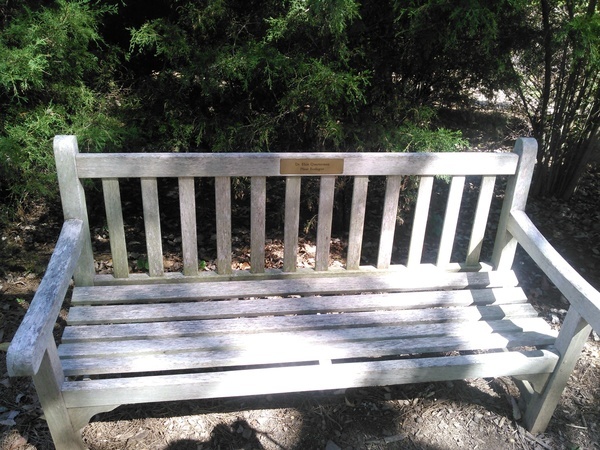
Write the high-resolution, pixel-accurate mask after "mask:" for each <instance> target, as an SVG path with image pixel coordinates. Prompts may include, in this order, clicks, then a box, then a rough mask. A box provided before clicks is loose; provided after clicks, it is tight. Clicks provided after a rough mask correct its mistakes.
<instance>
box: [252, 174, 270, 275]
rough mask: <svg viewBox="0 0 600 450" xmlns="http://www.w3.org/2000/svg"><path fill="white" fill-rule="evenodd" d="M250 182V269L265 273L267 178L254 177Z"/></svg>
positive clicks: (253, 271)
mask: <svg viewBox="0 0 600 450" xmlns="http://www.w3.org/2000/svg"><path fill="white" fill-rule="evenodd" d="M250 183H251V187H250V203H251V208H250V271H251V272H252V273H264V271H265V221H266V219H265V218H266V204H267V179H266V178H265V177H252V179H251V181H250Z"/></svg>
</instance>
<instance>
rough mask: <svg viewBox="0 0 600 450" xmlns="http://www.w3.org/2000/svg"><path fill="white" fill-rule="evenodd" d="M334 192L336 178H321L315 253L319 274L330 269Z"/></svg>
mask: <svg viewBox="0 0 600 450" xmlns="http://www.w3.org/2000/svg"><path fill="white" fill-rule="evenodd" d="M334 192H335V177H325V176H324V177H321V189H320V193H319V216H318V219H317V221H318V223H317V245H316V247H317V249H316V253H315V270H317V271H319V272H322V271H324V270H327V268H328V267H329V246H330V243H331V222H332V221H333V197H334Z"/></svg>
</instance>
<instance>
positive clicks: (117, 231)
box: [102, 178, 129, 278]
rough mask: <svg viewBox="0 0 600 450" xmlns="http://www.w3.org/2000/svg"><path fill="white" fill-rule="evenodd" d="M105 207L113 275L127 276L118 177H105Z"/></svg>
mask: <svg viewBox="0 0 600 450" xmlns="http://www.w3.org/2000/svg"><path fill="white" fill-rule="evenodd" d="M102 191H103V192H104V208H105V209H106V222H107V224H108V233H109V236H110V252H111V254H112V262H113V275H114V276H115V278H127V277H128V276H129V265H128V263H127V246H126V244H125V227H124V225H123V209H122V207H121V191H120V189H119V180H118V179H117V178H103V179H102Z"/></svg>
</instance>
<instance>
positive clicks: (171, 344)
mask: <svg viewBox="0 0 600 450" xmlns="http://www.w3.org/2000/svg"><path fill="white" fill-rule="evenodd" d="M532 327H533V328H534V330H525V331H524V330H522V329H521V328H520V327H518V326H516V325H515V324H513V323H512V321H511V320H497V321H493V322H490V323H487V322H474V323H465V322H460V323H454V322H447V323H432V324H419V325H403V326H396V325H393V326H382V327H369V326H365V327H354V328H346V327H344V328H335V329H321V330H319V329H316V330H314V329H305V330H302V329H300V330H294V331H292V332H290V331H285V332H270V333H268V332H261V333H240V332H238V333H233V334H229V333H228V334H224V333H220V334H216V335H207V336H201V337H197V336H194V337H175V338H170V339H165V338H154V337H153V336H146V339H137V340H136V339H127V340H123V341H103V342H102V341H96V340H94V341H86V342H75V343H68V344H62V345H61V346H60V348H59V355H60V356H61V358H76V357H98V358H103V357H110V356H115V355H123V356H128V355H133V356H137V355H142V354H148V353H163V354H167V353H180V352H183V351H190V352H193V351H223V352H227V351H232V350H236V351H240V352H249V353H257V352H261V353H267V354H272V353H277V352H281V353H297V352H298V351H299V350H302V351H305V352H306V354H307V355H310V353H311V352H312V353H313V358H314V354H315V353H318V352H321V351H323V350H324V349H325V348H327V349H329V348H332V349H334V351H337V350H336V349H338V348H343V349H349V348H351V347H353V346H355V345H356V346H359V348H363V350H362V352H361V351H359V352H357V353H355V356H356V357H366V356H368V353H367V354H365V353H364V351H365V350H364V349H365V348H366V347H364V346H363V344H364V345H365V346H368V345H369V344H371V345H373V346H379V345H382V346H383V347H382V348H386V349H388V348H391V347H387V346H384V344H380V343H379V341H382V342H383V343H391V344H393V346H394V347H398V348H401V349H402V351H401V352H400V353H413V351H412V350H411V351H409V352H407V351H405V350H404V348H408V349H413V348H416V346H419V348H427V349H425V350H419V351H414V353H422V352H431V351H438V350H435V349H434V348H437V347H436V345H437V344H432V342H434V341H435V340H436V339H443V338H447V337H451V336H453V337H457V336H460V338H461V339H460V341H461V344H456V343H455V344H454V345H455V347H454V348H453V349H452V350H463V349H462V348H459V347H460V345H462V342H464V343H466V342H468V343H469V344H468V345H469V346H471V347H472V349H473V348H482V349H484V348H486V347H485V346H483V347H478V345H479V343H478V342H477V340H478V339H481V338H483V339H485V338H487V337H488V335H490V334H497V335H500V336H505V337H506V336H509V335H510V336H517V335H519V334H521V333H523V334H524V335H525V334H527V333H529V334H528V337H530V338H531V340H530V341H529V342H531V343H532V344H531V345H538V344H540V343H544V344H549V343H553V342H554V339H556V335H555V334H553V332H552V331H551V330H550V328H549V327H542V326H539V321H538V323H537V324H536V322H535V321H532ZM542 328H546V329H547V330H544V331H547V333H545V332H541V330H542ZM515 339H516V337H515ZM520 339H521V338H520ZM523 339H524V338H523ZM540 339H541V341H540ZM401 341H404V343H402V342H401ZM454 341H456V339H454ZM442 342H444V345H449V344H450V341H449V340H448V339H445V340H443V341H442ZM520 342H523V341H520ZM534 343H535V344H534ZM429 345H432V347H431V349H434V350H431V349H429V347H423V346H429ZM439 351H445V350H439ZM390 354H398V352H394V353H390ZM372 356H374V357H375V356H381V355H372ZM267 357H268V356H267ZM349 357H351V356H344V358H349ZM289 358H292V359H290V361H296V358H298V356H297V355H292V356H289ZM305 358H306V356H302V357H300V359H297V360H298V361H302V360H305ZM206 359H207V360H208V361H207V362H206V366H205V367H214V366H218V364H213V363H212V361H211V358H206ZM316 359H319V358H316ZM279 362H281V361H279ZM262 363H263V362H261V361H257V362H256V363H255V364H262ZM112 370H114V369H112Z"/></svg>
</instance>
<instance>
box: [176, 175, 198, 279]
mask: <svg viewBox="0 0 600 450" xmlns="http://www.w3.org/2000/svg"><path fill="white" fill-rule="evenodd" d="M178 182H179V214H180V217H181V250H182V253H183V274H184V275H186V276H195V275H198V231H197V227H196V190H195V187H194V179H193V178H191V177H185V178H184V177H181V178H179V180H178Z"/></svg>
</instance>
